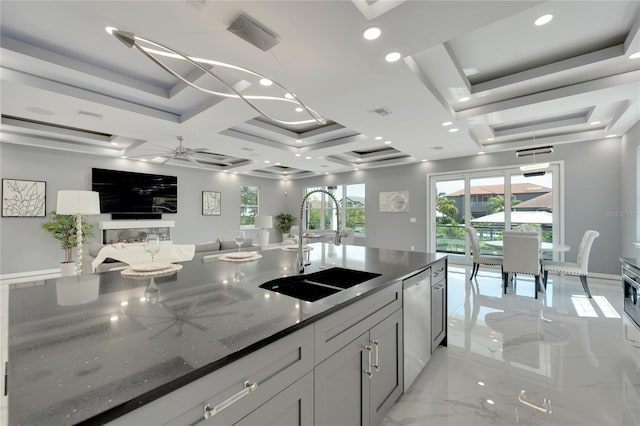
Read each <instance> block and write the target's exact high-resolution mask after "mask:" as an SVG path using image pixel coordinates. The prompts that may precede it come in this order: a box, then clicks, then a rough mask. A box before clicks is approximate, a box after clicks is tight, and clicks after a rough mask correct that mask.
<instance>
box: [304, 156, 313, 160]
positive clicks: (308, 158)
mask: <svg viewBox="0 0 640 426" xmlns="http://www.w3.org/2000/svg"><path fill="white" fill-rule="evenodd" d="M304 158H306V159H307V160H311V158H312V157H310V156H306V157H304Z"/></svg>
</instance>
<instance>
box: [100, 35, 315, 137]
mask: <svg viewBox="0 0 640 426" xmlns="http://www.w3.org/2000/svg"><path fill="white" fill-rule="evenodd" d="M106 31H107V33H109V34H110V35H112V36H114V37H115V38H117V39H118V40H120V41H121V42H122V44H124V45H125V46H127V47H130V48H131V47H134V48H136V49H137V50H138V51H139V52H140V53H142V54H143V55H144V56H146V57H147V58H149V59H150V60H151V61H152V62H153V63H154V64H156V65H158V66H159V67H160V68H162V69H163V70H165V71H166V72H168V73H169V74H171V75H172V76H174V77H175V78H177V79H179V80H180V81H182V82H183V83H184V84H186V85H188V86H190V87H193V88H194V89H197V90H200V91H201V92H204V93H208V94H210V95H214V96H221V97H226V98H234V99H240V100H242V101H244V102H245V103H246V104H247V105H249V106H250V107H251V108H253V109H254V110H255V111H256V112H258V113H259V114H260V115H262V116H263V117H265V118H267V119H269V120H271V121H274V122H276V123H280V124H284V125H300V124H311V123H316V124H318V125H324V124H326V123H327V121H326V120H325V119H324V118H323V117H322V116H321V115H320V114H318V113H317V112H316V111H314V110H313V109H311V108H310V107H308V106H307V105H305V104H304V103H303V102H302V101H301V100H300V99H299V98H298V97H297V96H296V95H295V94H293V92H291V91H290V90H287V89H286V88H285V87H284V86H282V85H281V84H279V83H277V82H276V81H274V80H272V79H270V78H268V77H266V76H264V75H262V74H260V73H258V72H255V71H251V70H249V69H246V68H243V67H239V66H237V65H231V64H226V63H224V62H218V61H213V60H210V59H203V58H196V57H193V56H188V55H186V54H184V53H181V52H178V51H177V50H174V49H172V48H170V47H168V46H165V45H163V44H160V43H158V42H155V41H152V40H149V39H146V38H143V37H140V36H137V35H135V34H134V33H131V32H128V31H121V30H118V29H117V28H114V27H107V28H106ZM160 58H167V59H177V60H182V61H187V62H189V63H191V64H192V65H193V66H195V67H196V68H198V69H199V70H200V71H202V72H203V73H204V74H205V75H207V76H209V77H211V78H213V79H214V80H215V81H217V82H218V83H220V84H221V85H222V86H224V88H225V89H227V91H226V92H220V91H217V90H211V89H206V88H204V87H201V86H199V85H197V84H195V83H193V82H191V81H190V80H189V79H187V78H185V77H183V76H181V75H180V74H179V73H178V71H176V70H174V69H173V68H171V67H170V66H169V65H167V64H166V63H165V62H163V60H161V59H160ZM212 66H213V67H221V68H225V69H227V70H232V71H237V72H238V73H243V74H244V75H245V76H246V75H249V76H251V78H254V79H255V78H257V79H258V81H262V85H263V86H264V85H265V83H267V82H271V84H269V86H275V87H277V88H278V89H280V90H282V97H278V96H262V95H243V94H241V93H240V92H239V91H238V90H236V89H235V88H234V87H233V86H232V84H229V83H227V82H226V81H225V80H224V79H223V78H222V77H220V76H219V75H217V74H216V73H215V72H213V71H211V69H210V68H211V67H212ZM254 101H273V102H289V103H292V104H295V107H296V108H300V109H301V112H306V113H307V114H308V115H309V116H310V118H309V119H307V120H299V121H286V120H281V119H278V118H276V117H274V116H272V115H270V114H269V113H267V112H266V111H264V110H263V109H262V108H261V107H258V106H257V105H256V104H255V102H254Z"/></svg>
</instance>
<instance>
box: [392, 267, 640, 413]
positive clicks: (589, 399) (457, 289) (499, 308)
mask: <svg viewBox="0 0 640 426" xmlns="http://www.w3.org/2000/svg"><path fill="white" fill-rule="evenodd" d="M469 272H470V270H466V269H465V268H462V267H456V266H455V265H453V266H452V267H451V268H450V271H449V276H448V278H449V281H448V283H449V289H448V296H449V306H448V308H449V318H448V319H449V321H448V333H449V336H448V344H449V346H448V347H447V348H442V347H441V348H439V349H437V350H436V351H435V353H434V354H433V356H432V358H431V361H430V363H429V364H428V365H427V367H426V368H425V370H423V372H422V373H421V375H420V376H419V377H418V379H417V380H416V382H415V383H414V384H413V386H412V387H411V388H410V389H409V391H408V392H407V393H406V394H404V395H403V396H402V397H401V398H400V400H399V401H398V403H397V404H396V405H395V406H394V407H393V409H392V410H391V411H390V412H389V414H388V415H387V417H386V418H385V419H384V421H383V422H382V425H383V426H390V425H424V424H429V425H451V424H455V425H506V424H519V425H520V424H524V425H541V424H548V425H574V424H575V425H605V424H606V425H638V424H640V415H639V412H640V410H639V407H640V397H639V394H640V392H638V389H640V367H639V365H640V359H638V357H637V355H635V354H634V353H633V351H632V350H631V348H630V346H629V344H628V342H626V341H625V340H624V338H623V334H622V321H623V319H622V318H621V315H620V314H621V306H622V297H621V296H622V295H621V294H620V293H621V291H620V288H619V283H618V282H616V281H606V280H597V279H593V280H592V279H590V286H591V288H592V293H593V295H594V297H593V299H588V298H586V297H584V291H583V290H582V287H581V285H580V282H579V280H578V279H575V278H572V277H558V276H552V277H550V278H551V280H550V282H549V285H548V287H547V292H546V293H545V294H541V297H539V299H537V300H536V299H534V298H533V297H532V295H533V286H534V283H533V279H528V278H520V277H519V278H518V283H517V286H516V288H515V292H514V289H513V288H511V287H510V288H509V292H508V294H506V295H504V294H502V288H501V277H500V271H499V270H496V271H495V272H492V271H484V272H483V271H481V273H480V275H479V277H478V278H477V280H474V281H473V282H471V281H469V280H468V276H469Z"/></svg>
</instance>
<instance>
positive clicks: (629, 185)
mask: <svg viewBox="0 0 640 426" xmlns="http://www.w3.org/2000/svg"><path fill="white" fill-rule="evenodd" d="M621 153H622V155H621V163H620V182H621V184H620V193H621V206H620V207H621V209H620V211H619V214H620V219H621V222H622V229H621V236H622V256H625V257H635V256H637V255H638V254H639V253H640V250H638V249H637V248H636V247H635V246H634V245H633V242H635V241H640V184H639V182H640V164H638V157H639V156H640V123H636V125H635V126H633V127H632V128H631V130H629V131H628V132H627V134H626V135H624V137H623V138H622V150H621Z"/></svg>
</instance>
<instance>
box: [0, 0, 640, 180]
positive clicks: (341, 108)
mask: <svg viewBox="0 0 640 426" xmlns="http://www.w3.org/2000/svg"><path fill="white" fill-rule="evenodd" d="M639 13H640V3H639V2H638V1H628V2H618V1H603V2H598V1H566V2H563V1H553V2H536V1H532V2H527V1H468V2H466V1H442V2H438V1H382V0H378V1H375V0H374V1H371V0H352V1H347V0H344V1H282V2H280V1H256V2H249V1H246V2H245V1H229V2H223V1H213V0H183V1H117V2H114V1H90V2H84V1H83V2H81V1H70V2H65V1H43V2H38V1H7V0H3V1H2V2H1V3H0V16H1V21H0V35H1V37H2V39H1V49H2V50H1V52H0V54H1V56H0V66H1V84H2V86H1V87H0V89H1V93H0V101H1V104H0V107H1V110H2V124H1V126H0V131H1V134H0V140H1V142H2V143H11V144H23V145H31V146H37V147H41V148H42V149H57V150H65V151H71V152H80V153H85V154H94V155H100V156H113V157H121V156H127V157H129V158H131V161H141V160H147V161H151V162H155V163H159V164H165V165H167V166H179V167H194V168H198V167H199V168H201V169H202V170H204V171H235V172H239V173H246V174H252V175H256V176H261V177H267V178H277V179H283V178H287V179H294V178H300V177H308V176H313V175H316V174H325V173H336V172H343V171H348V170H352V169H354V168H371V167H383V166H389V165H397V164H406V163H411V162H418V161H422V160H436V159H442V158H451V157H459V156H468V155H476V154H477V153H478V152H479V151H485V152H493V151H505V150H506V151H514V157H515V150H517V149H522V148H526V147H533V146H544V145H557V144H561V143H580V142H584V141H589V140H594V139H601V138H603V137H607V136H611V135H622V134H624V133H625V132H626V131H627V130H628V129H629V128H630V127H631V126H633V125H634V124H635V123H636V122H637V121H638V120H639V119H640V106H639V98H640V58H637V59H630V58H629V56H630V55H631V54H632V53H635V52H638V51H640V29H639V28H640V18H639ZM546 14H552V15H553V19H552V20H551V21H550V22H549V23H548V24H546V25H543V26H536V25H534V21H535V20H536V19H537V18H538V17H540V16H542V15H546ZM240 15H246V16H249V17H250V18H252V19H253V20H255V21H257V22H259V23H260V24H261V25H263V26H264V27H266V28H267V29H268V30H270V31H271V32H272V33H274V34H275V36H276V39H277V40H276V41H277V43H276V44H275V45H274V46H273V47H271V48H270V49H268V50H266V51H264V50H263V49H261V48H258V47H256V46H254V45H252V44H250V43H249V42H247V41H246V40H244V39H243V38H241V37H238V36H237V34H235V33H234V32H231V31H229V30H227V28H228V27H229V26H230V24H231V23H232V22H233V21H234V20H235V19H236V18H237V17H238V16H240ZM107 26H113V27H116V28H118V29H120V30H124V31H129V32H132V33H134V34H136V35H140V36H143V37H145V38H148V39H151V40H154V41H156V42H159V43H162V44H164V45H167V46H170V47H171V48H173V49H175V50H178V51H180V52H183V53H185V54H187V55H190V56H194V57H199V58H206V59H211V60H215V61H220V62H225V63H229V64H234V65H238V66H241V67H245V68H248V69H250V70H254V71H256V72H258V73H260V74H262V75H265V76H267V77H268V78H269V79H271V80H273V81H276V82H278V83H280V84H281V85H283V86H284V87H285V88H287V89H288V90H290V91H291V92H293V93H295V95H296V96H297V97H299V98H300V99H301V100H302V101H303V102H304V103H305V104H306V105H308V106H309V107H310V108H312V109H313V110H315V111H317V112H318V113H319V114H320V115H322V117H323V118H324V119H325V120H326V121H327V123H326V124H305V125H286V126H285V125H281V124H278V123H275V122H273V121H270V120H268V119H266V118H264V117H263V116H261V115H259V114H258V113H257V112H256V111H255V110H254V109H252V108H251V107H249V106H248V105H247V104H246V103H244V102H242V101H241V100H238V99H228V98H223V97H218V96H212V95H210V94H207V93H203V92H201V91H199V90H196V89H194V88H192V87H190V86H189V85H188V84H185V82H183V81H181V80H180V79H178V78H176V77H175V76H172V75H170V74H169V73H167V72H165V71H164V70H162V69H161V68H160V67H158V66H157V65H156V64H154V63H153V62H151V61H150V60H149V59H147V58H146V57H144V56H143V55H142V54H141V53H140V52H138V51H136V50H135V49H128V48H127V47H126V46H124V45H123V44H122V43H121V42H120V41H118V40H116V39H115V38H114V37H113V36H111V35H109V34H108V33H107V32H106V31H105V27H107ZM370 26H377V27H379V28H380V29H381V30H382V35H381V37H380V38H379V39H377V40H372V41H368V40H365V39H364V38H363V37H362V32H363V30H364V29H366V28H367V27H370ZM392 51H397V52H399V53H400V54H401V59H400V60H399V61H397V62H393V63H389V62H386V61H385V59H384V57H385V55H386V54H387V53H389V52H392ZM174 67H175V70H176V72H178V73H179V74H180V76H183V77H184V78H185V79H186V80H187V81H189V82H192V83H195V84H199V85H203V86H204V85H208V86H207V87H208V88H209V89H217V90H224V87H223V86H222V85H220V84H219V83H215V82H212V80H211V78H209V76H208V75H206V74H205V72H203V71H202V70H198V69H197V68H195V67H193V66H192V65H191V64H189V63H188V62H186V61H178V63H176V64H175V65H174ZM210 70H212V71H215V72H216V73H218V74H221V75H222V76H223V77H224V79H225V81H226V82H227V83H229V84H230V85H232V86H233V87H234V88H236V89H238V90H239V91H240V92H241V93H243V94H245V95H246V94H249V93H250V94H258V95H269V96H271V95H273V93H274V92H273V90H274V88H273V87H264V86H262V85H261V84H260V83H259V82H258V79H253V80H252V79H251V78H247V77H246V76H238V75H235V74H234V73H233V72H229V71H226V70H221V69H220V67H217V66H213V67H212V68H210ZM464 98H468V100H466V101H465V100H464ZM260 107H264V108H265V109H266V110H269V112H270V113H274V114H276V115H278V116H279V117H282V118H284V119H285V120H288V121H296V120H300V117H301V114H300V113H298V112H295V111H294V110H293V107H292V106H291V105H290V104H286V106H284V107H283V106H276V105H274V103H273V102H271V103H268V102H262V103H260ZM445 122H451V124H449V125H447V126H444V125H443V123H445ZM454 129H457V130H455V131H454ZM179 136H180V137H182V140H183V144H184V147H185V148H187V149H190V150H194V149H195V151H190V155H189V156H185V155H175V154H176V152H178V151H179V148H180V147H179V143H178V140H177V137H179ZM192 160H196V161H192Z"/></svg>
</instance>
